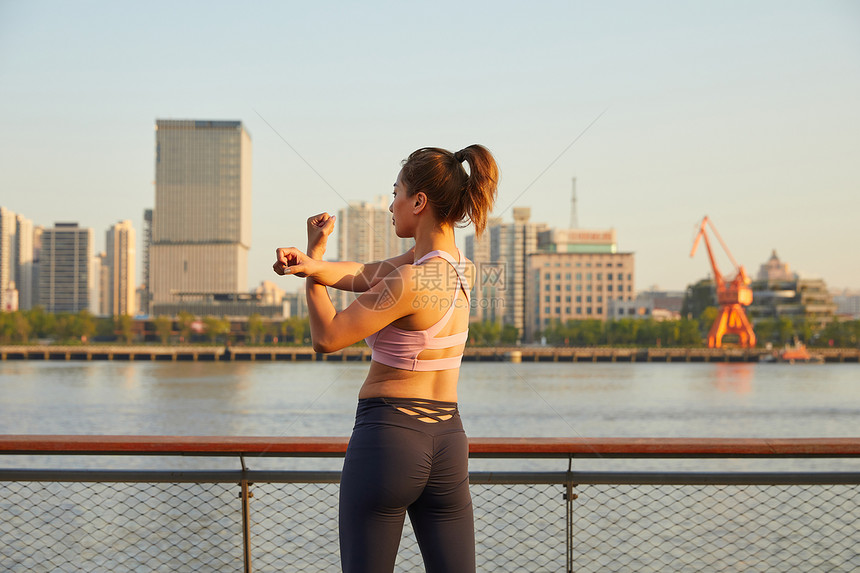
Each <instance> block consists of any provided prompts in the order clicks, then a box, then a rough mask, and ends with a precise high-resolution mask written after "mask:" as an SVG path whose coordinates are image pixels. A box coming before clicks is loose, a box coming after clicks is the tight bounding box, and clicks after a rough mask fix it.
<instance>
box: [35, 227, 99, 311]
mask: <svg viewBox="0 0 860 573" xmlns="http://www.w3.org/2000/svg"><path fill="white" fill-rule="evenodd" d="M92 267H93V230H92V229H85V228H80V227H78V224H77V223H56V224H55V225H54V228H52V229H45V230H44V231H43V232H42V235H41V253H40V255H39V304H40V305H42V306H43V307H44V308H45V311H46V312H72V313H74V312H79V311H81V310H89V309H90V304H91V296H92V290H93V283H94V282H95V279H94V278H93V276H92V274H93V273H92Z"/></svg>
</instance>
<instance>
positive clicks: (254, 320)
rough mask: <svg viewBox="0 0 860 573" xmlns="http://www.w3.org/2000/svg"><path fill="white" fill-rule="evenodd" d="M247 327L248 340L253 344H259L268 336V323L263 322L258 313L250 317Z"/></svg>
mask: <svg viewBox="0 0 860 573" xmlns="http://www.w3.org/2000/svg"><path fill="white" fill-rule="evenodd" d="M247 327H248V333H247V337H248V342H249V343H251V344H259V343H260V342H261V341H262V339H263V338H264V337H265V336H266V323H264V322H263V318H262V317H261V316H260V315H259V314H257V313H254V314H252V315H251V316H249V317H248V325H247Z"/></svg>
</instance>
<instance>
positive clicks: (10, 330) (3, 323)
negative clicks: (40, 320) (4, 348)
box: [0, 310, 32, 343]
mask: <svg viewBox="0 0 860 573" xmlns="http://www.w3.org/2000/svg"><path fill="white" fill-rule="evenodd" d="M30 332H32V326H30V321H29V320H27V316H26V315H25V314H24V313H23V312H21V311H18V310H16V311H13V312H0V341H2V342H4V343H8V342H15V343H26V342H27V341H29V340H30Z"/></svg>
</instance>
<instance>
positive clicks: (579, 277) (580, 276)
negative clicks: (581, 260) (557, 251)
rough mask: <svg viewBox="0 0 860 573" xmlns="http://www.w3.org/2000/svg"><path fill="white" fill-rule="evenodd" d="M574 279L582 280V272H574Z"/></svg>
mask: <svg viewBox="0 0 860 573" xmlns="http://www.w3.org/2000/svg"><path fill="white" fill-rule="evenodd" d="M576 280H578V281H581V280H582V273H576Z"/></svg>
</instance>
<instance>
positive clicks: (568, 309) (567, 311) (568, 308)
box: [564, 306, 570, 314]
mask: <svg viewBox="0 0 860 573" xmlns="http://www.w3.org/2000/svg"><path fill="white" fill-rule="evenodd" d="M564 312H565V314H570V307H569V306H566V307H564Z"/></svg>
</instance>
